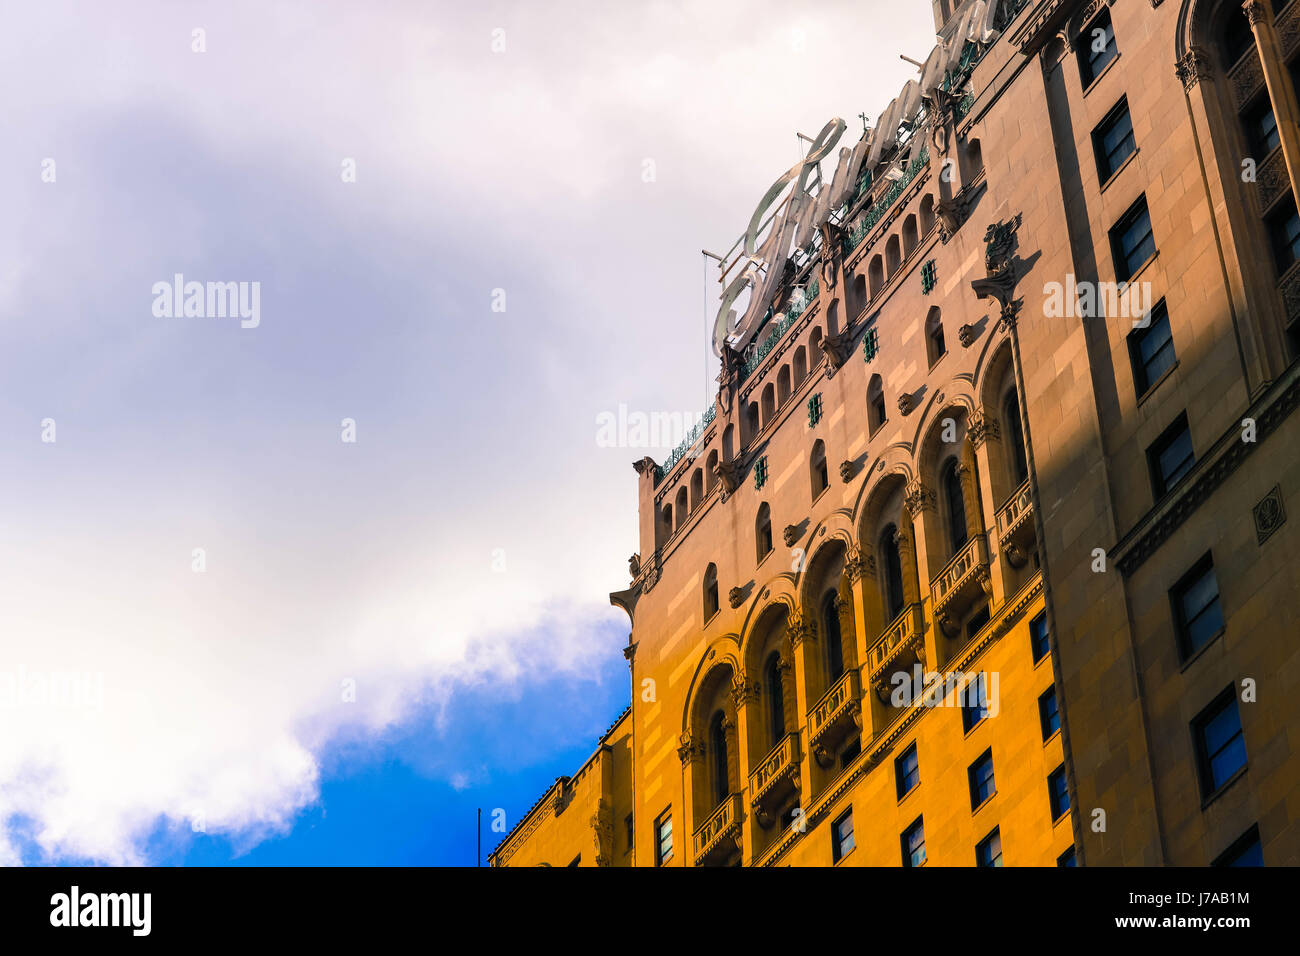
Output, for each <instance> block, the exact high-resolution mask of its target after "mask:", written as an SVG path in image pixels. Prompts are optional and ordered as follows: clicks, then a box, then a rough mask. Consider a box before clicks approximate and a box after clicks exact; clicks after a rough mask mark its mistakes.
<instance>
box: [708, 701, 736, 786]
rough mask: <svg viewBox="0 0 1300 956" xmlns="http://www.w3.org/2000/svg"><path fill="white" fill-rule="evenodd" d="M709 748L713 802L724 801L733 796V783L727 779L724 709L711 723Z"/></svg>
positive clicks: (725, 718) (715, 715)
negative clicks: (711, 753)
mask: <svg viewBox="0 0 1300 956" xmlns="http://www.w3.org/2000/svg"><path fill="white" fill-rule="evenodd" d="M709 749H710V750H711V751H712V752H713V803H714V805H715V806H716V805H717V804H720V803H722V801H723V800H726V799H727V797H729V796H731V783H730V781H729V780H728V779H727V717H726V715H725V714H723V712H722V711H718V712H717V713H716V714H714V715H713V720H712V721H711V722H710V723H709Z"/></svg>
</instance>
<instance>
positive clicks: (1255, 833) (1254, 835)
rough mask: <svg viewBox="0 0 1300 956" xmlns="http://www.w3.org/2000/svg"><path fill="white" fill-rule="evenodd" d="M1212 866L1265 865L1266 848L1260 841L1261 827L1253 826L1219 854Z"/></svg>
mask: <svg viewBox="0 0 1300 956" xmlns="http://www.w3.org/2000/svg"><path fill="white" fill-rule="evenodd" d="M1211 865H1212V866H1263V865H1264V848H1263V847H1262V846H1260V843H1259V827H1257V826H1255V827H1251V828H1250V829H1249V830H1247V831H1246V832H1245V833H1243V834H1242V835H1241V836H1240V837H1238V838H1237V839H1236V841H1235V842H1234V843H1233V844H1232V846H1230V847H1228V848H1227V849H1226V850H1224V851H1223V853H1221V854H1220V855H1219V858H1218V859H1217V860H1215V861H1214V863H1213V864H1211Z"/></svg>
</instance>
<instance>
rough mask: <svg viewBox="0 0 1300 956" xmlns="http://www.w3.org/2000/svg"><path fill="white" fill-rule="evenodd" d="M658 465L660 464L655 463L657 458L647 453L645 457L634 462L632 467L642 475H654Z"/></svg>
mask: <svg viewBox="0 0 1300 956" xmlns="http://www.w3.org/2000/svg"><path fill="white" fill-rule="evenodd" d="M658 467H659V466H658V465H656V464H655V460H654V459H653V458H651V457H650V456H649V455H646V456H645V457H644V458H638V459H637V460H636V461H634V462H632V469H633V470H634V471H635V472H636V473H637V474H638V475H641V476H642V477H645V476H646V475H653V474H654V473H655V469H656V468H658Z"/></svg>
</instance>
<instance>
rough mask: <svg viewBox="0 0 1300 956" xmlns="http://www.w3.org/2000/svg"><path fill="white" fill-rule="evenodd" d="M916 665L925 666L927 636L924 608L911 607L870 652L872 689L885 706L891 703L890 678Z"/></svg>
mask: <svg viewBox="0 0 1300 956" xmlns="http://www.w3.org/2000/svg"><path fill="white" fill-rule="evenodd" d="M913 664H920V665H921V666H922V667H924V666H925V636H924V635H923V634H922V633H921V605H920V604H909V605H908V606H907V607H905V608H903V610H902V611H901V612H900V613H899V615H898V617H896V618H894V620H893V623H891V624H890V625H889V627H887V628H885V633H884V634H881V635H880V638H879V640H877V641H876V643H874V644H872V645H871V649H870V650H869V651H867V668H868V671H869V673H870V674H871V686H872V688H873V689H874V690H875V692H876V696H877V697H879V698H880V700H881V702H882V703H888V702H889V682H890V678H891V677H892V676H893V675H894V674H895V673H897V672H898V671H900V670H902V671H907V670H909V669H910V668H911V667H912V665H913Z"/></svg>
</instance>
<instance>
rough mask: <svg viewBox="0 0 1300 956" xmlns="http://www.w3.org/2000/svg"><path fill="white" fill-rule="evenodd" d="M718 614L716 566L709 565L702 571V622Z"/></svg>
mask: <svg viewBox="0 0 1300 956" xmlns="http://www.w3.org/2000/svg"><path fill="white" fill-rule="evenodd" d="M717 613H718V566H717V565H716V564H710V565H709V566H708V568H706V569H705V571H704V620H705V621H706V622H707V621H708V620H709V618H711V617H713V615H715V614H717Z"/></svg>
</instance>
